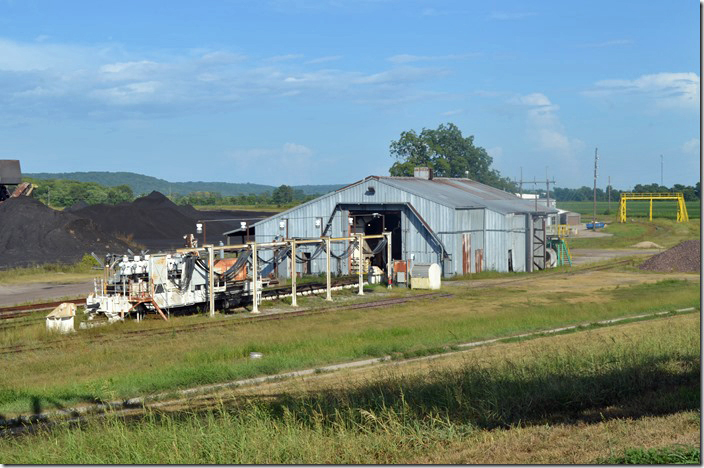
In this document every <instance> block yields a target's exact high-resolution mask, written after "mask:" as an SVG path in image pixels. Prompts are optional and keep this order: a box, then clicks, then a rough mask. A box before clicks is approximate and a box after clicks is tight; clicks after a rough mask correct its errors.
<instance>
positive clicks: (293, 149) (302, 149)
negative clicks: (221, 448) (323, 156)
mask: <svg viewBox="0 0 704 468" xmlns="http://www.w3.org/2000/svg"><path fill="white" fill-rule="evenodd" d="M283 152H284V154H300V155H304V156H310V155H311V154H313V151H311V149H310V148H308V147H307V146H303V145H299V144H297V143H284V146H283Z"/></svg>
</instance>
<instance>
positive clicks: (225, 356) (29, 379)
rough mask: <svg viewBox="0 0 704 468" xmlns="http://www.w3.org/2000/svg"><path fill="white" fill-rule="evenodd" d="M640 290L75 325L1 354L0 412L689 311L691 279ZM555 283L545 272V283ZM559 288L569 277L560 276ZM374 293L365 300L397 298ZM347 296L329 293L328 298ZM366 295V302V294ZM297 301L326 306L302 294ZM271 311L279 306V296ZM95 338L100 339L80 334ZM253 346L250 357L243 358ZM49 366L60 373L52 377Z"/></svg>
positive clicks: (502, 291) (4, 335)
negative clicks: (141, 332) (70, 331)
mask: <svg viewBox="0 0 704 468" xmlns="http://www.w3.org/2000/svg"><path fill="white" fill-rule="evenodd" d="M646 276H647V280H648V281H650V282H651V284H647V285H637V286H630V287H618V285H616V284H601V285H599V287H598V289H594V290H591V291H579V292H577V291H574V290H570V292H565V293H564V294H549V295H531V296H527V295H526V294H525V293H526V290H525V289H515V288H513V289H511V288H494V289H461V288H460V289H457V288H453V289H452V292H453V293H454V294H455V296H454V297H452V298H446V299H442V300H441V301H438V300H437V299H435V300H421V301H417V302H413V303H408V304H402V305H398V306H394V307H387V308H381V309H371V310H343V311H340V312H339V313H334V314H328V315H319V316H311V317H300V318H296V319H291V320H286V321H270V322H259V323H256V324H251V325H238V326H224V327H219V328H206V329H199V330H192V331H188V332H183V331H182V332H179V333H176V332H175V331H174V332H173V333H165V334H161V335H158V336H147V337H144V336H143V337H140V336H137V337H130V338H129V339H128V338H123V332H126V331H129V330H134V329H148V328H155V329H156V328H158V329H162V330H169V327H173V326H176V325H182V324H197V323H203V322H206V321H212V320H223V321H226V320H227V318H218V319H208V318H206V317H203V316H194V317H183V318H172V320H171V321H169V322H162V321H159V320H154V321H146V322H142V323H124V324H118V325H113V326H111V327H108V328H98V329H92V330H84V331H81V332H79V333H78V334H76V335H74V336H72V337H71V338H70V339H69V340H67V341H66V342H65V343H62V344H61V346H60V348H58V349H60V350H61V352H56V349H51V350H46V351H36V352H30V353H21V354H16V355H4V356H2V357H0V359H1V360H2V362H3V368H4V372H3V373H2V375H0V414H5V415H11V414H14V413H16V412H26V411H32V410H34V409H36V408H41V409H52V408H56V407H62V406H66V405H72V404H77V403H80V402H91V401H96V400H114V399H117V398H125V397H132V396H137V395H144V394H150V393H154V392H159V391H170V390H175V389H178V388H185V387H191V386H196V385H200V384H207V383H215V382H224V381H229V380H235V379H240V378H248V377H253V376H257V375H268V374H274V373H278V372H284V371H288V370H295V369H304V368H314V367H318V366H321V365H325V364H331V363H336V362H346V361H351V360H356V359H363V358H368V357H380V356H384V355H393V356H397V357H410V356H420V355H424V354H430V353H435V352H442V351H443V350H449V349H452V348H453V347H454V345H456V344H458V343H463V342H468V341H474V340H481V339H487V338H493V337H497V336H506V335H509V334H516V333H521V332H526V331H533V330H541V329H546V328H550V327H553V326H559V325H566V324H575V323H581V322H585V321H596V320H601V319H605V318H613V317H619V316H624V315H629V314H637V313H642V312H644V311H660V310H672V309H675V308H681V307H690V306H696V307H698V306H699V282H694V281H673V280H669V281H661V282H659V283H656V284H652V282H653V281H654V280H655V279H656V278H653V277H652V276H651V275H643V276H642V277H643V278H646ZM558 279H559V278H556V281H557V280H558ZM563 279H567V280H568V282H567V283H564V284H568V283H569V281H570V280H569V277H568V276H565V278H563ZM372 290H376V291H377V292H376V293H375V295H376V297H377V298H382V297H389V295H393V296H398V295H399V294H405V293H404V292H403V290H398V289H396V290H392V292H391V293H388V292H387V291H386V290H385V289H384V288H372ZM353 296H354V293H353V292H350V291H347V292H344V293H336V295H335V298H336V300H338V301H340V300H342V299H344V298H345V297H347V298H349V299H348V300H351V298H352V297H353ZM366 297H367V298H368V299H371V298H372V297H370V296H366ZM299 303H300V305H302V306H304V307H306V306H309V307H321V306H329V305H330V304H329V303H326V302H325V301H324V300H323V299H322V298H320V297H308V296H307V297H305V298H302V299H301V301H300V302H299ZM279 304H280V305H281V306H282V307H283V304H284V303H283V302H281V303H279ZM97 333H108V334H109V335H110V336H111V337H112V339H111V340H105V341H101V342H99V343H90V344H89V342H88V340H90V338H91V337H92V336H94V335H95V334H97ZM48 338H50V337H49V335H47V333H46V332H45V331H44V329H43V324H37V325H35V326H28V327H23V328H21V329H12V330H4V331H0V344H2V345H5V346H7V345H18V344H24V343H34V342H37V341H41V340H45V339H48ZM252 351H258V352H262V353H264V358H263V359H259V360H250V359H248V356H249V353H250V352H252ZM57 369H60V372H57Z"/></svg>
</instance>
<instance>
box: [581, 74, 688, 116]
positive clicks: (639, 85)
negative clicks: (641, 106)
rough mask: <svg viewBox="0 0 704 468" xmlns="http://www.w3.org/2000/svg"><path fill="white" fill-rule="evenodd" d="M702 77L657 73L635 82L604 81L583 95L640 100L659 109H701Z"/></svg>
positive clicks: (620, 80)
mask: <svg viewBox="0 0 704 468" xmlns="http://www.w3.org/2000/svg"><path fill="white" fill-rule="evenodd" d="M699 81H700V80H699V75H697V74H696V73H691V72H690V73H656V74H652V75H641V76H640V77H638V78H636V79H633V80H623V79H615V80H601V81H597V82H596V83H595V84H594V87H593V88H592V89H589V90H587V91H584V92H583V94H584V95H586V96H591V97H613V96H640V97H644V98H646V99H648V100H650V101H651V102H653V103H654V104H655V105H656V106H657V107H659V108H685V109H698V108H699Z"/></svg>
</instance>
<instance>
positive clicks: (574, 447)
mask: <svg viewBox="0 0 704 468" xmlns="http://www.w3.org/2000/svg"><path fill="white" fill-rule="evenodd" d="M699 340H700V334H699V316H698V314H689V315H685V316H679V317H673V318H670V319H665V320H662V319H661V320H653V321H649V322H641V323H636V324H629V325H623V326H614V327H609V328H605V329H598V330H592V331H588V332H582V333H578V334H575V335H570V336H557V337H551V338H539V339H536V340H533V341H531V342H527V343H520V344H518V343H514V344H506V345H498V346H496V347H491V348H486V349H480V350H476V351H474V352H472V353H471V354H467V355H465V357H464V358H461V359H455V360H454V361H452V362H453V365H446V366H445V367H443V366H433V367H429V368H428V369H427V370H416V371H410V370H409V371H407V372H404V371H403V369H399V370H393V369H387V370H386V371H384V372H383V373H381V374H379V375H377V376H375V377H369V378H367V379H363V380H361V381H354V382H347V383H342V384H341V385H339V386H336V387H331V388H324V389H319V390H312V391H305V392H283V393H278V394H276V395H275V396H273V397H271V398H268V399H257V398H256V397H243V398H238V399H230V400H221V401H220V402H219V403H218V402H217V401H216V402H214V403H213V404H212V405H211V406H209V407H206V408H201V409H195V408H194V409H190V410H181V411H176V412H165V411H162V412H157V411H149V412H148V413H147V414H146V415H144V416H141V415H140V416H137V417H133V418H123V417H118V416H111V415H108V416H107V417H106V418H103V419H95V420H92V421H89V422H87V423H85V424H82V425H79V426H73V427H69V426H58V427H55V428H53V429H50V430H43V431H39V432H37V433H34V434H28V435H24V436H20V437H6V438H1V439H0V461H1V462H2V463H21V464H26V463H30V464H46V463H51V464H61V463H69V464H92V463H101V464H127V463H129V464H132V463H138V464H153V463H157V464H167V463H168V464H171V463H181V464H182V463H186V464H205V463H219V464H235V463H237V464H239V463H246V464H255V463H256V464H261V463H266V464H281V463H295V464H301V463H303V464H313V463H315V464H317V463H324V464H368V463H373V464H374V463H380V464H390V463H410V464H413V463H439V464H444V463H450V464H452V463H517V462H519V461H517V459H516V457H519V458H518V460H520V461H523V462H524V463H583V464H587V463H595V462H601V463H619V462H621V463H627V462H636V463H662V462H664V463H675V462H680V463H682V462H684V463H698V460H699V450H698V446H695V444H698V434H699V419H698V414H699V413H698V409H699V398H700V389H699V386H700V377H699V371H700V346H699ZM628 421H631V422H628ZM585 435H588V436H589V439H585ZM675 437H680V438H682V437H685V440H689V441H690V442H689V443H690V445H685V446H682V445H680V446H676V447H674V448H673V445H672V439H673V438H675ZM543 439H548V442H547V444H548V445H550V446H549V447H547V448H543V447H542V445H543V444H542V440H543ZM550 439H555V440H556V441H559V442H556V441H552V442H551V441H550ZM678 440H681V439H678ZM634 441H641V442H640V444H642V446H639V445H637V446H635V447H634V445H633V444H634ZM525 446H528V448H524V447H525Z"/></svg>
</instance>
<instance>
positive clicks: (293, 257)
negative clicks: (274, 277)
mask: <svg viewBox="0 0 704 468" xmlns="http://www.w3.org/2000/svg"><path fill="white" fill-rule="evenodd" d="M296 275H297V273H296V241H295V240H292V241H291V306H292V307H298V302H297V301H296Z"/></svg>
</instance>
